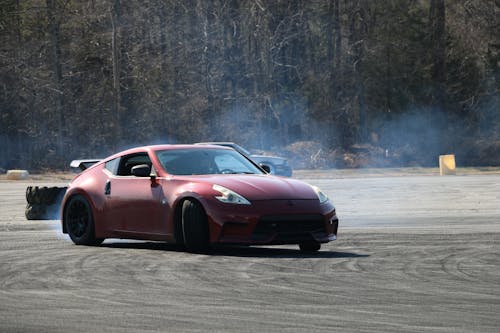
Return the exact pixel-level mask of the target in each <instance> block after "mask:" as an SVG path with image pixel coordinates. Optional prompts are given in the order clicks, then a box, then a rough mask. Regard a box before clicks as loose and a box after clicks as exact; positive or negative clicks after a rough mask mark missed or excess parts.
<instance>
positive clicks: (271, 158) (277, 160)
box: [250, 155, 287, 164]
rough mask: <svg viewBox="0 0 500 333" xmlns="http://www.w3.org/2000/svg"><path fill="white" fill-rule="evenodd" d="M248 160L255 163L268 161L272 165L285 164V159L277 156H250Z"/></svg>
mask: <svg viewBox="0 0 500 333" xmlns="http://www.w3.org/2000/svg"><path fill="white" fill-rule="evenodd" d="M250 158H251V159H253V160H255V161H259V162H261V161H269V162H271V163H274V164H285V163H286V161H287V160H286V158H284V157H279V156H265V155H250Z"/></svg>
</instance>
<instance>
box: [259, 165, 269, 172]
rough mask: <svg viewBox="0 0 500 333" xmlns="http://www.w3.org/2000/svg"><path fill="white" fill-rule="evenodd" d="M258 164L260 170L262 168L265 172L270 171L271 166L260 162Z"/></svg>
mask: <svg viewBox="0 0 500 333" xmlns="http://www.w3.org/2000/svg"><path fill="white" fill-rule="evenodd" d="M259 166H260V167H261V168H262V170H264V171H265V172H267V173H271V167H270V166H269V165H267V164H262V163H260V164H259Z"/></svg>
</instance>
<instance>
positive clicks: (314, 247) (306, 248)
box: [299, 242, 321, 253]
mask: <svg viewBox="0 0 500 333" xmlns="http://www.w3.org/2000/svg"><path fill="white" fill-rule="evenodd" d="M299 249H300V251H302V252H305V253H313V252H318V251H319V249H321V244H320V243H317V242H304V243H300V244H299Z"/></svg>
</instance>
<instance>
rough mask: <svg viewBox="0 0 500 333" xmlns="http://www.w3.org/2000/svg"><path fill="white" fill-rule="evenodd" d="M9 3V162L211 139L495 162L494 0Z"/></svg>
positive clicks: (381, 158)
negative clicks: (439, 155)
mask: <svg viewBox="0 0 500 333" xmlns="http://www.w3.org/2000/svg"><path fill="white" fill-rule="evenodd" d="M0 3H1V5H0V112H1V118H0V139H1V145H0V167H2V168H14V167H22V168H30V169H43V168H57V169H64V168H66V166H67V164H68V161H69V160H70V159H73V158H80V157H100V156H102V157H103V156H106V155H107V154H109V153H112V152H115V151H116V150H117V149H121V148H125V147H128V146H134V145H142V144H153V143H160V142H167V143H188V142H196V141H208V140H210V141H222V140H224V141H235V142H238V143H240V144H242V145H244V146H246V147H248V148H254V149H263V150H274V151H281V152H282V153H283V154H288V155H294V154H298V155H297V156H299V157H298V158H299V160H300V159H308V156H307V154H308V153H309V152H310V154H311V155H310V157H311V159H312V160H314V161H316V162H317V161H319V160H321V161H322V162H321V163H319V164H318V163H316V166H326V167H331V166H337V167H343V166H353V165H354V166H358V165H359V164H361V165H408V164H422V165H431V164H433V163H435V160H436V159H435V156H436V155H438V154H441V153H450V152H455V153H457V157H458V158H459V159H462V164H485V165H492V164H497V163H499V157H498V156H499V155H500V152H499V148H500V144H499V142H500V137H499V133H500V119H499V105H500V103H499V93H498V91H499V88H498V87H499V85H498V80H499V52H498V49H499V40H498V36H499V35H498V31H499V26H498V13H499V3H498V1H496V0H478V1H452V0H430V1H415V0H308V1H306V0H301V1H299V0H297V1H288V0H270V1H266V0H252V1H250V0H249V1H238V0H212V1H206V0H186V1H175V0H145V1H124V0H88V1H71V0H44V1H42V0H25V1H23V0H0ZM304 147H306V148H307V149H306V152H305V153H304V151H303V150H304ZM299 151H300V154H299ZM360 151H361V152H363V153H368V156H371V157H374V158H373V159H371V158H366V156H365V159H363V163H358V164H356V163H352V162H351V159H353V158H355V157H352V156H353V155H352V154H356V153H357V152H360ZM297 156H295V157H296V158H297ZM292 157H294V156H292ZM313 157H314V158H313Z"/></svg>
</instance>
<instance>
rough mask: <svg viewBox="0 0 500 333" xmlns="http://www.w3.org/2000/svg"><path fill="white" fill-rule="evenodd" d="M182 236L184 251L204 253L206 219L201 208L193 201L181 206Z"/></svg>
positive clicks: (206, 231)
mask: <svg viewBox="0 0 500 333" xmlns="http://www.w3.org/2000/svg"><path fill="white" fill-rule="evenodd" d="M182 234H183V236H184V245H185V246H186V250H188V251H189V252H193V253H206V252H207V251H208V249H209V244H208V219H207V215H206V214H205V211H204V210H203V207H202V206H201V204H200V203H198V202H197V201H194V200H186V201H184V202H183V204H182Z"/></svg>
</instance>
